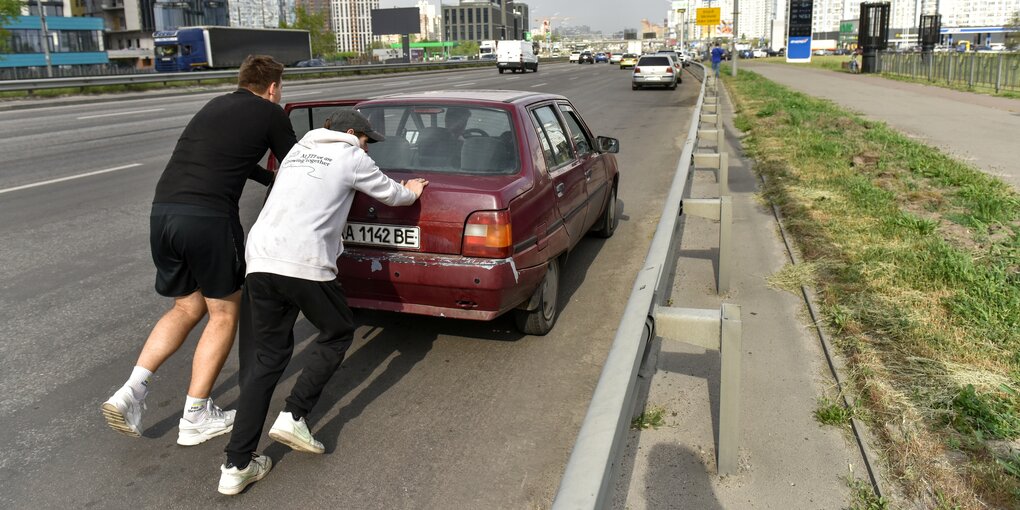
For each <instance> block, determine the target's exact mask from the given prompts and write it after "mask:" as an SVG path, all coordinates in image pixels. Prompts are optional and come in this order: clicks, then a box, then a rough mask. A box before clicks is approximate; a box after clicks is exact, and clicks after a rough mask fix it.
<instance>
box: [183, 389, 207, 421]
mask: <svg viewBox="0 0 1020 510" xmlns="http://www.w3.org/2000/svg"><path fill="white" fill-rule="evenodd" d="M208 402H209V397H206V398H195V397H192V396H191V395H188V398H187V400H185V401H184V419H185V420H188V421H190V422H191V423H198V422H200V421H202V419H203V418H205V407H206V405H207V404H208Z"/></svg>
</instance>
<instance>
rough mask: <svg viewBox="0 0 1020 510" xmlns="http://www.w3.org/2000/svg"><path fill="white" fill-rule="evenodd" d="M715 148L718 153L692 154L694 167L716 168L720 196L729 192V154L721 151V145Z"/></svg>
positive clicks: (696, 168) (719, 130) (718, 130)
mask: <svg viewBox="0 0 1020 510" xmlns="http://www.w3.org/2000/svg"><path fill="white" fill-rule="evenodd" d="M716 131H717V132H721V131H722V130H721V129H716ZM720 138H721V137H720ZM717 150H719V153H696V154H694V169H695V170H698V169H705V168H707V169H712V170H718V173H717V174H716V182H717V183H719V196H721V197H722V196H726V195H729V194H730V186H729V183H730V159H729V154H727V153H725V152H722V147H721V146H720V147H719V148H718V149H717Z"/></svg>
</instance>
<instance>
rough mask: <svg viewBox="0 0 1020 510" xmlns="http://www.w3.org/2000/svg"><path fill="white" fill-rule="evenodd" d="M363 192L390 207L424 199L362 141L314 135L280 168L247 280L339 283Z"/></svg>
mask: <svg viewBox="0 0 1020 510" xmlns="http://www.w3.org/2000/svg"><path fill="white" fill-rule="evenodd" d="M355 191H360V192H362V193H365V194H366V195H369V196H371V197H373V198H375V199H376V200H379V201H380V202H382V203H384V204H387V205H411V204H413V203H414V201H415V200H416V198H417V197H415V194H414V192H412V191H410V190H408V189H407V188H405V187H404V186H401V185H400V183H399V182H396V181H394V180H393V179H390V178H389V177H387V176H386V175H384V174H383V173H382V172H381V171H380V170H379V167H378V166H377V165H376V164H375V161H372V158H370V157H369V156H368V154H366V153H365V151H363V150H361V146H360V145H359V142H358V138H357V137H356V136H354V135H351V134H348V133H342V132H339V131H333V130H329V129H316V130H313V131H309V132H308V134H306V135H305V136H304V137H303V138H301V141H299V142H298V143H297V145H295V146H294V148H293V149H291V151H290V153H289V154H287V157H286V158H285V159H284V160H283V163H282V164H281V165H280V169H279V170H278V171H277V173H276V181H275V183H274V184H273V191H272V193H270V194H269V199H268V200H266V203H265V205H264V206H263V207H262V212H261V213H259V218H258V220H256V221H255V224H254V225H253V226H252V227H251V232H249V233H248V242H247V247H246V249H245V254H244V258H245V260H246V261H247V264H248V273H247V274H251V273H273V274H278V275H283V276H290V277H293V278H301V279H304V280H313V281H329V280H333V279H335V278H336V275H337V268H336V259H337V257H338V256H339V255H340V254H341V253H342V252H343V251H344V246H343V241H342V240H341V235H340V233H341V232H343V229H344V226H345V225H346V224H347V214H348V213H349V212H350V210H351V203H352V202H353V200H354V192H355Z"/></svg>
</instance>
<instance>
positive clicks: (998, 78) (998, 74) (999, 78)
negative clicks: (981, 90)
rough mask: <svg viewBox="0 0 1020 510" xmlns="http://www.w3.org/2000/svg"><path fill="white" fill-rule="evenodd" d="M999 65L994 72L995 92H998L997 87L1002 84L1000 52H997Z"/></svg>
mask: <svg viewBox="0 0 1020 510" xmlns="http://www.w3.org/2000/svg"><path fill="white" fill-rule="evenodd" d="M998 60H999V67H998V70H997V71H996V72H995V93H996V94H998V93H999V88H1000V87H1001V86H1002V53H999V58H998Z"/></svg>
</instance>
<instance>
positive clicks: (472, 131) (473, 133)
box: [460, 128, 489, 138]
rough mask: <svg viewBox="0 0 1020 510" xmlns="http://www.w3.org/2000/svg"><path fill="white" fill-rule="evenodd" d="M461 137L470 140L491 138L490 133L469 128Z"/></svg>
mask: <svg viewBox="0 0 1020 510" xmlns="http://www.w3.org/2000/svg"><path fill="white" fill-rule="evenodd" d="M460 135H461V136H463V137H464V138H468V137H470V136H489V133H486V132H485V131H483V130H481V129H478V128H467V129H465V130H464V132H462V133H461V134H460Z"/></svg>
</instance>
